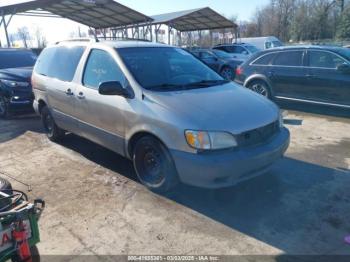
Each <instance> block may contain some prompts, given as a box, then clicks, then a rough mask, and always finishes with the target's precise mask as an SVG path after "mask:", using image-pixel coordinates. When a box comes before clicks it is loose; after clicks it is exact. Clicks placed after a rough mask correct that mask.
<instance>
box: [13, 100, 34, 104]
mask: <svg viewBox="0 0 350 262" xmlns="http://www.w3.org/2000/svg"><path fill="white" fill-rule="evenodd" d="M31 102H32V101H31V100H24V101H13V100H11V101H10V104H16V105H18V104H30V103H31Z"/></svg>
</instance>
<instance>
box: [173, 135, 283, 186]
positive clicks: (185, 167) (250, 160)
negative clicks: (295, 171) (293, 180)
mask: <svg viewBox="0 0 350 262" xmlns="http://www.w3.org/2000/svg"><path fill="white" fill-rule="evenodd" d="M289 143H290V134H289V131H288V129H286V128H283V129H282V130H281V131H280V132H279V133H278V134H276V135H275V136H274V137H273V138H272V139H271V140H269V141H268V142H267V143H265V144H261V145H258V146H252V147H247V148H244V149H233V150H226V151H220V152H208V153H199V154H191V153H187V152H183V151H176V150H171V154H172V156H173V159H174V162H175V165H176V168H177V171H178V174H179V177H180V180H181V181H182V182H183V183H185V184H189V185H193V186H199V187H204V188H221V187H229V186H233V185H235V184H237V183H239V182H242V181H245V180H248V179H250V178H253V177H256V176H259V175H261V174H263V173H265V172H266V171H267V170H268V169H269V167H270V166H271V165H272V164H273V163H274V162H276V161H277V160H278V159H280V158H282V157H283V154H284V153H285V152H286V150H287V149H288V146H289Z"/></svg>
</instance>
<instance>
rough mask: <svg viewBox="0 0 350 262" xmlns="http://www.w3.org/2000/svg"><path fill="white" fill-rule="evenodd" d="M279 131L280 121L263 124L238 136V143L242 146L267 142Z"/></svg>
mask: <svg viewBox="0 0 350 262" xmlns="http://www.w3.org/2000/svg"><path fill="white" fill-rule="evenodd" d="M278 131H279V123H278V121H276V122H273V123H271V124H269V125H267V126H263V127H260V128H257V129H254V130H250V131H247V132H244V133H242V134H239V135H237V136H236V139H237V142H238V145H239V146H241V147H248V146H255V145H258V144H262V143H266V141H268V140H269V139H270V138H272V137H273V136H274V135H275V134H277V132H278Z"/></svg>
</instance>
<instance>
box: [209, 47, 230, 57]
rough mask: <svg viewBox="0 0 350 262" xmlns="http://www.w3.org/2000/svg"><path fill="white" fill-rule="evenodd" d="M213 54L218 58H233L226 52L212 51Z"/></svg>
mask: <svg viewBox="0 0 350 262" xmlns="http://www.w3.org/2000/svg"><path fill="white" fill-rule="evenodd" d="M212 51H213V53H214V54H216V55H217V56H218V57H220V58H232V57H233V56H232V55H231V54H229V53H227V52H224V51H221V50H215V49H213V50H212Z"/></svg>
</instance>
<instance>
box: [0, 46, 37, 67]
mask: <svg viewBox="0 0 350 262" xmlns="http://www.w3.org/2000/svg"><path fill="white" fill-rule="evenodd" d="M36 59H37V57H36V55H35V54H34V53H33V52H30V51H17V50H9V51H0V69H6V68H17V67H32V66H34V64H35V61H36Z"/></svg>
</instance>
